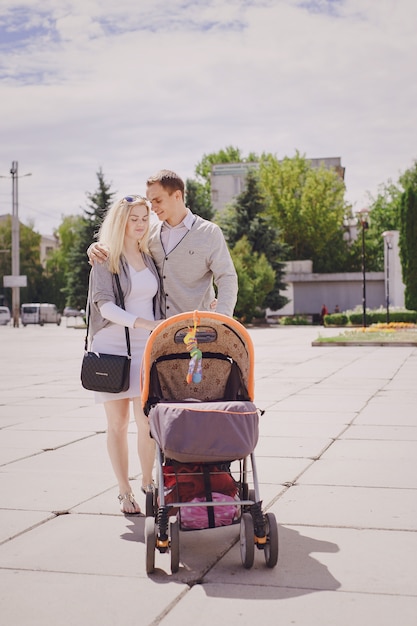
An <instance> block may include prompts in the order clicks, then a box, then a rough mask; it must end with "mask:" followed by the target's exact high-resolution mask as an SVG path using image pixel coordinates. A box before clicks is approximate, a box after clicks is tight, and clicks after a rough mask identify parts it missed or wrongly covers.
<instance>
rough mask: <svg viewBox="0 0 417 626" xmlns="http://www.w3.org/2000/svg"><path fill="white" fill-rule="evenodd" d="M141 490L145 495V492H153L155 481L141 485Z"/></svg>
mask: <svg viewBox="0 0 417 626" xmlns="http://www.w3.org/2000/svg"><path fill="white" fill-rule="evenodd" d="M141 491H142V493H144V494H145V496H146V494H147V493H154V491H155V483H154V482H153V481H152V482H151V483H150V484H149V485H146V487H141Z"/></svg>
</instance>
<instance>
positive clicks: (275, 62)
mask: <svg viewBox="0 0 417 626" xmlns="http://www.w3.org/2000/svg"><path fill="white" fill-rule="evenodd" d="M416 24H417V2H416V1H415V0H310V1H309V0H304V1H303V0H239V1H238V0H165V1H163V0H116V1H114V0H43V2H42V3H40V2H39V1H38V0H22V1H19V0H2V1H1V6H0V176H2V178H0V214H4V213H11V210H12V180H11V178H10V168H11V165H12V162H13V161H17V162H18V175H19V178H18V210H19V219H20V221H21V222H22V223H25V224H30V225H31V226H33V227H34V229H35V230H36V231H37V232H40V233H41V234H44V235H49V234H52V232H53V231H54V229H56V228H57V227H58V226H59V225H60V223H61V222H62V219H63V217H64V216H66V215H79V214H82V212H83V209H84V208H86V207H87V193H92V192H94V191H95V190H96V189H97V184H98V181H97V172H98V171H99V169H100V168H101V169H102V171H103V173H104V177H105V180H106V181H107V183H108V184H110V185H111V190H112V191H114V192H115V194H116V196H115V197H116V198H117V197H119V196H124V195H128V194H132V193H139V194H144V193H145V190H146V187H145V181H146V179H147V177H148V176H150V175H151V174H153V173H155V172H156V171H157V170H159V169H162V168H166V169H172V170H174V171H176V172H177V173H178V174H180V175H181V176H182V178H184V180H185V179H187V178H195V177H196V176H195V168H196V166H197V164H198V163H199V162H200V161H201V160H202V158H203V157H204V155H207V154H210V153H212V152H218V151H219V150H221V149H224V148H226V147H227V146H234V147H237V148H239V149H240V150H241V153H242V154H243V156H246V155H248V154H249V153H250V152H255V153H257V154H261V153H263V152H267V153H272V154H274V155H275V156H276V157H277V158H278V159H282V158H284V157H293V156H295V154H296V153H297V152H299V153H300V154H301V155H303V156H305V157H306V158H324V157H341V160H342V165H343V166H344V167H345V168H346V171H345V183H346V196H345V198H346V201H347V202H348V203H349V204H351V205H352V206H353V210H354V211H356V210H359V209H361V208H363V207H364V206H367V205H368V204H369V195H371V197H376V195H377V194H378V190H381V186H384V185H387V184H389V183H390V182H394V183H397V182H398V178H399V176H400V175H401V174H402V173H403V172H404V171H405V170H407V169H409V168H411V167H413V166H414V162H415V160H416V159H417V62H416V59H417V37H416V34H415V28H416ZM27 174H30V176H26V175H27ZM3 177H4V178H3Z"/></svg>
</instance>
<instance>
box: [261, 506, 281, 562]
mask: <svg viewBox="0 0 417 626" xmlns="http://www.w3.org/2000/svg"><path fill="white" fill-rule="evenodd" d="M265 533H266V538H267V542H266V544H265V547H264V553H265V562H266V565H267V567H271V568H272V567H275V565H276V564H277V562H278V525H277V521H276V519H275V515H274V514H273V513H266V514H265Z"/></svg>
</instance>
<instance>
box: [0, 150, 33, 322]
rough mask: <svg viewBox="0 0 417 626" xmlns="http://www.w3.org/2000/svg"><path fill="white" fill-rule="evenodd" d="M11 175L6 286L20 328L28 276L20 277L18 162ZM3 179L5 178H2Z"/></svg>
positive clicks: (14, 317)
mask: <svg viewBox="0 0 417 626" xmlns="http://www.w3.org/2000/svg"><path fill="white" fill-rule="evenodd" d="M10 174H11V178H12V275H11V276H5V277H4V286H5V287H6V286H10V287H11V288H12V317H13V326H14V327H18V326H19V314H20V287H25V286H26V276H20V223H19V196H18V180H19V174H18V163H17V161H13V162H12V167H11V168H10ZM31 175H32V174H23V176H31ZM1 178H5V177H4V176H2V177H1ZM7 279H9V280H7Z"/></svg>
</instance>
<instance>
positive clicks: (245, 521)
mask: <svg viewBox="0 0 417 626" xmlns="http://www.w3.org/2000/svg"><path fill="white" fill-rule="evenodd" d="M253 367H254V351H253V344H252V340H251V338H250V336H249V334H248V332H247V330H246V329H245V327H244V326H242V325H241V324H240V323H239V322H237V321H236V320H234V319H233V318H230V317H227V316H225V315H221V314H219V313H214V312H206V311H204V312H203V311H194V312H188V313H181V314H179V315H175V316H173V317H171V318H169V319H167V320H165V321H164V322H162V323H161V324H160V325H159V326H158V327H157V328H156V329H155V330H154V331H153V332H152V334H151V335H150V337H149V339H148V341H147V344H146V347H145V351H144V355H143V361H142V370H141V388H142V406H143V409H144V412H145V414H146V415H147V416H148V418H149V424H150V431H151V436H152V437H153V438H154V439H155V441H156V445H157V455H156V486H155V490H154V491H153V492H148V493H147V494H146V519H145V546H146V571H147V573H148V574H149V573H151V572H153V571H154V569H155V550H159V552H160V553H169V554H170V557H171V572H172V573H175V572H177V571H178V569H179V565H180V540H179V534H180V533H179V531H180V530H181V531H183V530H184V531H185V530H203V529H205V528H216V527H219V526H225V525H229V524H239V525H240V553H241V560H242V564H243V566H244V567H245V568H247V569H249V568H251V567H252V565H253V563H254V555H255V546H256V548H257V549H258V550H262V551H263V553H264V557H265V562H266V565H267V567H270V568H272V567H275V565H276V564H277V561H278V528H277V523H276V520H275V516H274V514H273V513H263V511H262V501H261V499H260V495H259V485H258V477H257V471H256V463H255V455H254V448H255V446H256V444H257V441H258V421H259V411H258V410H257V408H256V407H255V405H254V404H253V395H254V373H253ZM249 460H250V462H249ZM249 475H251V477H252V483H251V486H250V485H249Z"/></svg>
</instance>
